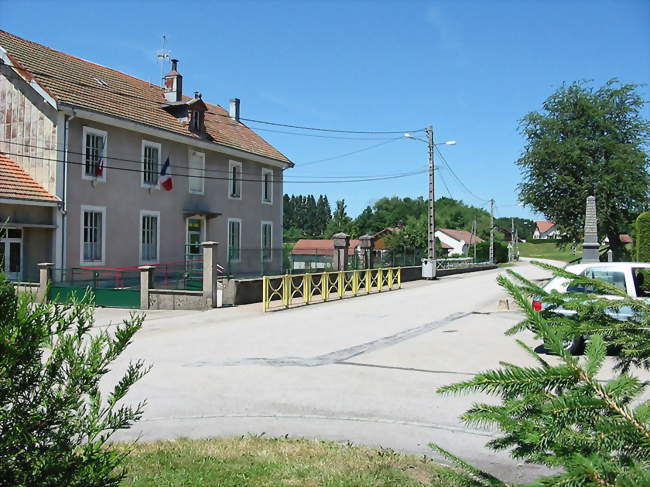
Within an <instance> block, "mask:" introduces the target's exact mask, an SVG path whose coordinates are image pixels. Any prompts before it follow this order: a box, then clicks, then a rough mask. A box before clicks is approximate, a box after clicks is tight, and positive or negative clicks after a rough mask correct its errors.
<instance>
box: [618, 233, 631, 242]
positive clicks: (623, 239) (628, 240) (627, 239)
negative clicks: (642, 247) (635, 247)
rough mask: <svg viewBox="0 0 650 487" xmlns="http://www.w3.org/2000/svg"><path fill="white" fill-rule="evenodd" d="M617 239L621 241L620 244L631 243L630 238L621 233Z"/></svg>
mask: <svg viewBox="0 0 650 487" xmlns="http://www.w3.org/2000/svg"><path fill="white" fill-rule="evenodd" d="M618 237H619V238H620V239H621V242H622V243H632V237H630V236H629V235H628V234H627V233H621V234H620V235H619V236H618Z"/></svg>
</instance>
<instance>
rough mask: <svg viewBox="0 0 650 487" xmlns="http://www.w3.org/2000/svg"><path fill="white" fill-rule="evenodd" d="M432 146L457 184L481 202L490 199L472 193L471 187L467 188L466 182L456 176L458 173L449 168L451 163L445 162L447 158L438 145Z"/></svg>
mask: <svg viewBox="0 0 650 487" xmlns="http://www.w3.org/2000/svg"><path fill="white" fill-rule="evenodd" d="M434 147H435V149H436V151H437V152H438V155H439V156H440V158H441V159H442V162H443V163H444V165H445V166H446V167H447V169H449V172H450V173H451V175H452V176H454V178H455V179H456V181H458V183H459V184H460V185H461V186H462V187H463V188H464V189H465V191H466V192H467V193H468V194H469V195H471V196H472V197H474V198H476V199H477V200H479V201H481V202H484V203H487V202H489V201H490V200H488V199H485V198H481V197H480V196H477V195H476V193H474V192H473V191H472V190H471V189H469V188H468V187H467V185H466V184H465V183H464V182H463V181H462V180H461V179H460V178H459V177H458V175H457V174H456V173H455V172H454V170H453V169H452V168H451V165H450V164H449V163H448V162H447V159H445V156H444V154H443V153H442V152H441V151H440V149H438V147H436V146H434Z"/></svg>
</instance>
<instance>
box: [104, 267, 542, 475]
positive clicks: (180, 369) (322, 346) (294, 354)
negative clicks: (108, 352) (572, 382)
mask: <svg viewBox="0 0 650 487" xmlns="http://www.w3.org/2000/svg"><path fill="white" fill-rule="evenodd" d="M517 270H518V271H519V272H521V273H523V274H524V275H526V276H527V277H529V278H543V277H547V275H548V274H547V273H546V271H543V270H541V269H538V268H536V267H533V266H532V265H530V264H528V263H521V264H519V265H518V266H517ZM503 272H504V271H503V270H492V271H483V272H477V273H473V274H464V275H459V276H450V277H445V278H443V279H440V280H438V281H433V282H427V281H418V282H415V283H407V284H406V285H405V288H404V289H402V290H399V291H390V292H386V293H382V294H377V295H370V296H362V297H358V298H352V299H347V300H343V301H339V302H329V303H323V304H316V305H310V306H307V307H302V308H299V309H292V310H287V311H280V312H274V313H267V314H263V313H261V305H249V306H242V307H238V308H227V309H215V310H212V311H207V312H182V311H176V312H164V311H161V312H152V313H150V314H149V315H148V318H147V320H146V322H145V325H144V328H143V330H142V331H141V332H140V333H139V334H138V335H137V336H136V339H135V341H134V343H133V345H132V346H131V347H130V348H129V349H128V350H127V352H126V354H125V357H123V358H121V359H120V362H119V363H118V364H117V366H116V367H115V370H116V371H120V370H123V369H124V366H125V364H126V360H128V359H138V358H141V359H144V360H145V361H146V362H148V363H150V364H153V368H152V370H151V372H150V373H149V374H148V375H147V376H146V377H145V378H144V379H142V381H141V382H139V383H138V384H137V385H136V386H135V387H134V389H133V391H132V392H131V393H130V394H129V396H128V399H129V400H132V401H137V400H142V399H146V400H147V401H148V406H147V408H146V413H145V416H144V418H143V419H142V421H140V422H139V423H137V425H136V426H135V427H134V428H133V429H132V430H129V431H126V432H122V433H120V436H119V438H120V439H134V438H136V437H138V436H139V435H142V439H141V441H147V440H154V439H173V438H178V437H192V438H205V437H210V436H233V435H244V434H249V433H250V434H261V433H265V434H266V435H267V436H281V435H285V434H288V435H290V436H294V437H295V436H300V437H316V438H322V439H330V440H336V441H351V442H353V443H361V444H366V445H372V446H382V447H386V448H392V449H395V450H399V451H404V452H410V453H415V454H425V455H431V454H432V452H431V450H430V449H429V447H428V446H427V445H428V444H429V443H430V442H435V443H437V444H439V445H441V446H442V447H444V448H446V449H449V450H451V451H452V452H454V453H456V454H457V455H459V456H461V457H463V458H464V459H466V460H468V461H470V462H472V463H474V464H475V465H478V466H480V467H482V468H484V469H486V470H488V471H490V472H492V473H494V474H496V475H497V476H499V477H500V478H503V479H504V480H511V481H514V480H516V481H525V480H529V479H532V478H535V477H536V476H539V475H540V473H541V472H543V470H542V469H541V468H540V467H537V466H530V465H521V464H520V463H517V462H516V461H513V460H512V459H510V458H509V456H508V455H507V454H495V453H494V452H492V451H491V450H488V449H487V448H485V447H484V444H485V443H486V442H487V441H489V440H490V439H491V438H493V437H494V436H495V433H494V432H491V431H485V430H479V429H475V428H468V427H466V426H465V425H463V424H462V423H461V422H460V421H459V419H458V416H459V415H460V414H461V413H463V412H464V411H465V410H467V409H468V408H469V407H470V406H471V404H472V402H473V401H477V400H485V399H487V400H489V398H486V397H482V396H478V395H476V396H469V397H468V396H461V397H442V396H440V395H438V394H436V392H435V391H436V388H438V387H439V386H442V385H445V384H450V383H453V382H456V381H461V380H465V379H469V378H471V377H472V375H473V374H475V373H477V372H479V371H482V370H485V369H488V368H493V367H497V366H498V361H499V360H507V361H509V362H514V363H518V364H529V363H532V362H531V359H530V358H529V357H528V356H527V355H526V354H525V353H524V352H523V351H522V350H521V349H520V348H519V347H518V346H517V345H516V344H515V343H514V340H513V338H510V337H505V336H504V335H503V332H504V330H506V329H507V328H509V327H510V326H512V325H514V324H515V323H516V322H517V321H518V320H519V318H520V316H519V314H518V313H517V312H512V311H509V312H508V311H505V312H504V311H497V302H498V300H499V299H500V298H503V297H504V293H503V291H502V290H501V288H499V287H498V285H497V284H496V281H495V278H496V276H497V275H498V274H500V273H503ZM123 315H124V313H123V312H121V311H118V310H98V325H99V326H110V323H111V322H113V323H114V322H115V321H116V320H119V319H120V318H121V317H122V316H123ZM519 338H523V339H524V340H525V341H527V342H528V343H529V344H532V345H534V346H537V345H539V343H535V340H534V339H533V338H532V336H531V335H525V334H524V335H520V337H519ZM112 379H115V376H113V377H112Z"/></svg>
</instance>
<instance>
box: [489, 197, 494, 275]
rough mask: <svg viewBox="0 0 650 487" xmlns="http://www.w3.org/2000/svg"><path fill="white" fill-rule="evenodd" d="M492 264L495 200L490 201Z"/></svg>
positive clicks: (492, 255)
mask: <svg viewBox="0 0 650 487" xmlns="http://www.w3.org/2000/svg"><path fill="white" fill-rule="evenodd" d="M490 264H494V200H493V199H491V200H490Z"/></svg>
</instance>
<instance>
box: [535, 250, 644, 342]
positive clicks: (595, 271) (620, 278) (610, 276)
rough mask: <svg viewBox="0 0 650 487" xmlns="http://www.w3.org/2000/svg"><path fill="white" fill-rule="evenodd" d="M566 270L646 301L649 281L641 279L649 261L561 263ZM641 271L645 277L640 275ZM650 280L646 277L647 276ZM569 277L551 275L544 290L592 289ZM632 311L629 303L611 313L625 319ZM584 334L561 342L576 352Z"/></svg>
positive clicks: (537, 305) (567, 312) (538, 303)
mask: <svg viewBox="0 0 650 487" xmlns="http://www.w3.org/2000/svg"><path fill="white" fill-rule="evenodd" d="M564 270H566V271H568V272H573V273H574V274H578V275H581V276H585V277H589V278H592V279H598V280H600V281H604V282H607V283H608V284H611V285H613V286H616V287H618V288H619V289H621V290H623V291H625V292H626V293H627V294H628V295H629V296H631V297H633V298H639V299H643V300H648V301H650V282H644V281H645V280H646V279H648V278H650V263H648V262H594V263H591V264H573V265H569V266H567V267H565V269H564ZM644 274H645V277H644ZM648 280H650V279H648ZM570 282H571V281H570V280H569V279H567V278H565V277H555V278H553V279H551V280H550V281H549V282H548V283H547V284H546V285H545V286H544V288H543V289H544V290H545V291H546V292H549V293H550V292H552V291H557V292H559V293H566V292H573V293H576V292H577V293H594V292H595V291H596V290H595V289H594V288H593V287H592V286H582V285H575V284H574V285H570ZM603 297H605V298H608V299H618V297H617V296H611V295H609V296H607V295H606V296H603ZM532 304H533V309H535V310H536V311H541V310H542V309H543V308H544V303H543V302H542V301H540V300H539V299H534V300H533V303H532ZM555 312H557V313H561V314H563V315H567V316H570V315H573V314H575V311H572V310H565V309H562V308H556V309H555ZM631 315H632V310H631V309H629V307H623V308H621V309H620V310H618V311H617V312H616V313H615V314H612V316H614V317H615V318H617V319H620V320H625V319H627V318H629V317H630V316H631ZM584 344H585V337H582V336H578V337H575V338H574V339H573V340H567V341H566V342H565V345H566V348H567V350H569V351H570V352H571V353H580V352H581V351H582V349H583V348H584Z"/></svg>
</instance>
